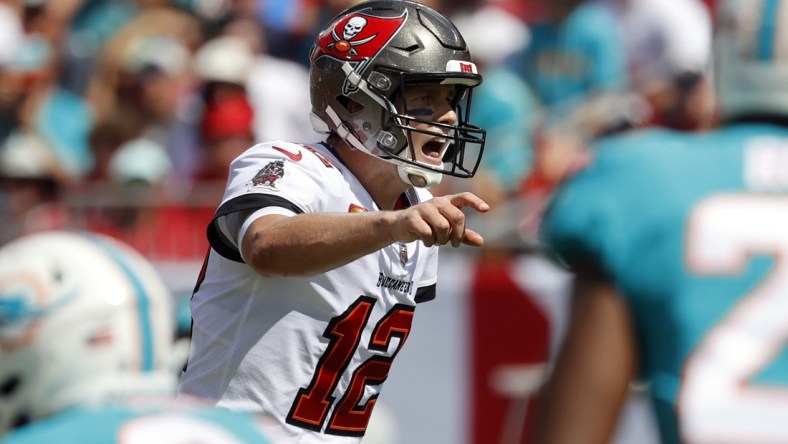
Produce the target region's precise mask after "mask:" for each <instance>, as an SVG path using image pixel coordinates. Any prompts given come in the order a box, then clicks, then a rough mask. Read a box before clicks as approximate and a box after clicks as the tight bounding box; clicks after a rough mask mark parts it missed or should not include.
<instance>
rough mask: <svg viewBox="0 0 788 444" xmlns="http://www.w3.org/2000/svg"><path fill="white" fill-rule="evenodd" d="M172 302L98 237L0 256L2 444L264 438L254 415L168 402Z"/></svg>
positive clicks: (140, 263) (232, 442)
mask: <svg viewBox="0 0 788 444" xmlns="http://www.w3.org/2000/svg"><path fill="white" fill-rule="evenodd" d="M172 304H173V300H172V297H171V295H170V293H169V291H168V290H167V287H166V286H165V284H164V282H163V281H162V280H161V278H160V277H159V275H158V274H157V272H156V270H155V269H154V268H153V267H152V265H151V264H150V263H149V262H148V261H147V260H146V259H145V258H143V257H142V256H141V255H139V254H138V253H137V252H136V251H134V250H132V249H131V248H130V247H128V246H127V245H125V244H122V243H120V242H118V241H115V240H113V239H110V238H107V237H102V236H98V235H91V234H86V233H72V232H64V231H63V232H61V231H51V232H45V233H41V234H34V235H28V236H27V237H23V238H20V239H17V240H15V241H12V242H11V243H9V244H7V245H5V246H4V247H3V248H2V249H0V442H2V443H3V444H25V443H31V444H32V443H45V442H57V443H65V444H69V443H74V444H77V443H78V444H107V443H124V444H133V443H140V444H142V443H151V442H159V443H176V442H180V443H183V442H212V443H217V444H221V443H226V444H236V443H250V444H251V443H267V442H272V441H270V440H269V439H268V438H267V437H266V436H267V435H266V434H265V433H264V432H262V431H261V430H260V427H259V423H260V422H263V421H265V420H266V419H264V418H262V417H261V418H258V417H257V416H255V415H249V414H242V413H238V412H228V411H226V410H223V409H217V408H214V407H212V406H210V405H209V404H205V403H201V402H200V401H198V400H193V401H192V402H179V401H178V402H176V399H175V396H174V395H175V389H176V386H177V373H176V371H175V369H174V368H173V363H172V362H171V359H172V354H173V347H172V345H173V337H174V329H175V327H174V314H173V312H172ZM4 435H5V436H4Z"/></svg>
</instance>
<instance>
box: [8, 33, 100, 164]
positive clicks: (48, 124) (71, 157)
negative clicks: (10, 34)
mask: <svg viewBox="0 0 788 444" xmlns="http://www.w3.org/2000/svg"><path fill="white" fill-rule="evenodd" d="M58 62H59V59H58V54H57V52H56V47H54V46H53V45H52V44H51V43H50V42H49V41H48V40H47V39H46V38H44V36H42V35H39V34H27V35H25V36H24V37H23V38H22V41H21V42H20V45H19V46H18V47H17V48H16V50H15V51H14V52H13V54H12V55H11V56H10V58H9V59H8V60H7V61H6V62H5V63H2V64H0V140H2V139H4V138H6V137H8V136H9V135H10V134H12V133H13V132H14V131H18V130H19V131H29V132H36V133H38V134H39V135H40V136H41V137H42V138H43V139H44V140H45V141H46V143H47V144H48V145H50V147H51V148H52V149H53V150H54V152H55V154H56V155H57V158H58V159H59V161H60V162H61V163H62V166H63V168H64V170H65V171H66V172H67V173H68V174H69V175H71V176H72V177H73V178H75V179H78V178H80V177H81V176H83V175H84V174H85V173H87V172H88V171H89V170H90V168H92V159H91V157H90V152H89V149H88V135H89V133H90V129H91V127H92V124H93V123H92V115H91V112H90V110H89V108H88V106H87V104H86V103H85V102H84V100H83V99H82V98H81V97H79V96H77V95H75V94H73V93H71V92H69V91H67V90H65V89H63V88H62V87H60V86H59V84H58V68H59V63H58Z"/></svg>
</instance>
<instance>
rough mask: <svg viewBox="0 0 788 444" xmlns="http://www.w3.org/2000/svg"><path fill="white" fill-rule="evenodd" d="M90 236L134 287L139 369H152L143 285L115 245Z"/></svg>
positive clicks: (148, 321) (151, 344) (149, 332)
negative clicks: (138, 334)
mask: <svg viewBox="0 0 788 444" xmlns="http://www.w3.org/2000/svg"><path fill="white" fill-rule="evenodd" d="M91 238H92V239H93V240H94V241H95V242H96V243H97V244H98V245H99V247H101V249H102V250H104V252H106V253H107V255H109V256H110V258H112V259H113V260H114V261H115V263H116V264H117V265H118V267H119V268H120V269H121V270H122V271H123V273H124V274H125V275H126V277H127V278H128V280H129V282H130V283H131V286H132V288H133V289H134V294H135V296H136V299H137V312H138V313H139V322H140V326H139V327H140V328H139V331H140V336H141V337H140V344H141V345H142V350H141V353H140V355H141V359H140V367H141V368H140V370H142V371H143V372H150V371H153V329H152V325H151V319H150V298H149V297H148V293H147V292H146V291H145V286H144V285H142V281H141V280H140V278H139V276H137V274H136V273H135V272H134V270H133V268H132V266H131V264H129V262H128V260H127V259H126V258H125V257H124V255H123V254H122V252H121V251H120V250H119V249H118V248H117V247H116V246H114V245H111V244H110V243H109V242H107V241H105V240H103V239H101V238H99V237H95V236H91Z"/></svg>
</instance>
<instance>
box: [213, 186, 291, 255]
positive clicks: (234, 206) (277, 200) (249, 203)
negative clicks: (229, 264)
mask: <svg viewBox="0 0 788 444" xmlns="http://www.w3.org/2000/svg"><path fill="white" fill-rule="evenodd" d="M266 207H281V208H286V209H288V210H290V211H292V212H294V213H296V214H303V213H304V211H303V210H302V209H301V208H299V207H298V206H297V205H295V204H294V203H292V202H290V201H289V200H287V199H284V198H282V197H279V196H271V195H269V194H259V193H254V194H244V195H242V196H238V197H236V198H234V199H231V200H228V201H227V202H225V203H223V204H222V205H221V206H220V207H219V208H218V209H217V210H216V213H214V215H213V219H212V220H211V223H210V224H208V229H207V235H208V242H209V243H210V244H211V248H213V249H214V250H216V252H217V253H219V254H221V255H222V256H223V257H225V258H227V259H229V260H231V261H235V262H241V263H243V262H244V260H243V258H242V257H241V253H240V252H239V251H238V248H236V247H235V245H234V243H233V242H231V241H230V240H229V239H227V238H226V237H225V236H224V234H222V231H221V230H220V229H219V227H218V225H217V224H218V220H219V219H220V218H222V217H224V216H226V215H228V214H231V213H235V212H237V211H248V210H258V209H260V208H266Z"/></svg>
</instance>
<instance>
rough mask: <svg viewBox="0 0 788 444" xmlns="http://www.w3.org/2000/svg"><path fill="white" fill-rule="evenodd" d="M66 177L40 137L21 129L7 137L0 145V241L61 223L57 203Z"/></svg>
mask: <svg viewBox="0 0 788 444" xmlns="http://www.w3.org/2000/svg"><path fill="white" fill-rule="evenodd" d="M69 179H70V177H69V175H68V173H67V172H66V171H64V170H63V168H62V166H61V163H60V161H59V159H58V158H57V156H56V155H55V153H54V152H53V150H52V148H51V147H50V146H48V145H47V143H46V142H45V141H44V140H43V139H41V137H39V136H37V135H35V134H33V133H21V132H16V133H14V134H12V135H11V136H10V137H8V138H7V139H6V141H5V142H4V144H3V145H1V146H0V226H2V230H1V231H0V245H2V244H4V243H6V242H8V241H10V240H12V239H15V238H16V237H18V236H20V235H22V234H25V233H28V232H32V231H38V230H42V229H51V228H55V227H57V226H58V225H61V224H62V223H64V221H63V218H64V214H63V212H62V209H61V208H60V207H59V205H58V204H59V202H60V199H61V196H62V192H63V189H64V187H65V186H66V185H67V184H68V183H69Z"/></svg>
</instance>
